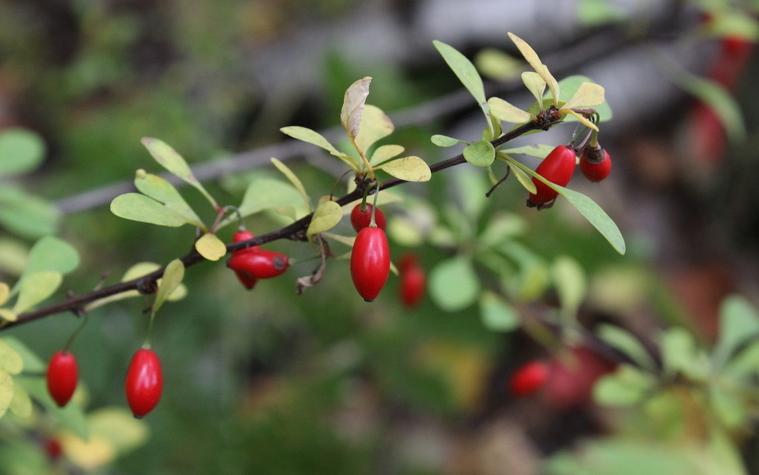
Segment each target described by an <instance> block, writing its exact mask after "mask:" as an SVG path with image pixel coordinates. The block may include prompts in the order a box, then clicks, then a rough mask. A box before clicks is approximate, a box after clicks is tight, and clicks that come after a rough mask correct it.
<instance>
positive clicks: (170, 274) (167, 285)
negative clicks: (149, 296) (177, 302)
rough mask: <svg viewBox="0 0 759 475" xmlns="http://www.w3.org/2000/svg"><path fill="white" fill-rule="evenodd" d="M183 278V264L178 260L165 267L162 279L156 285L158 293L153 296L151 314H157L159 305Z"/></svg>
mask: <svg viewBox="0 0 759 475" xmlns="http://www.w3.org/2000/svg"><path fill="white" fill-rule="evenodd" d="M183 278H184V264H182V261H180V260H179V259H174V260H173V261H171V262H169V264H168V265H167V266H166V270H165V271H164V273H163V278H162V279H161V282H159V284H158V291H157V292H156V295H155V302H154V303H153V314H155V313H156V312H158V309H160V308H161V305H163V303H164V302H165V301H166V300H167V299H168V298H169V296H170V295H171V294H173V293H174V291H175V290H177V288H178V287H179V285H180V284H181V283H182V279H183Z"/></svg>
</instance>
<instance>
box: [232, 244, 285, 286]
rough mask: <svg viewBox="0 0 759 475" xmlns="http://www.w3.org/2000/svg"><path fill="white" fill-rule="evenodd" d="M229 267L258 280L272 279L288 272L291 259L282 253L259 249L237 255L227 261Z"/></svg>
mask: <svg viewBox="0 0 759 475" xmlns="http://www.w3.org/2000/svg"><path fill="white" fill-rule="evenodd" d="M227 266H228V267H229V268H230V269H232V270H234V271H240V272H246V273H248V274H249V275H250V276H252V277H254V278H256V279H270V278H272V277H277V276H278V275H281V274H282V273H283V272H285V271H286V270H287V267H288V266H289V258H288V257H287V254H283V253H281V252H277V251H270V250H268V249H258V250H257V251H254V252H241V253H235V254H234V255H233V256H232V257H230V258H229V260H228V261H227Z"/></svg>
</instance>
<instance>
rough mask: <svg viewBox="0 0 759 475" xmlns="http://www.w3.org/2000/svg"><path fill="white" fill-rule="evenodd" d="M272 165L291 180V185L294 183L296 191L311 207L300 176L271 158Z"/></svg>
mask: <svg viewBox="0 0 759 475" xmlns="http://www.w3.org/2000/svg"><path fill="white" fill-rule="evenodd" d="M271 163H272V164H273V165H274V166H275V167H276V168H277V170H279V171H280V173H282V174H283V175H284V176H285V177H286V178H287V179H288V180H290V183H292V184H293V186H294V187H295V189H296V190H298V193H300V196H301V198H302V199H303V202H304V203H305V204H306V206H308V207H310V206H311V200H310V199H309V198H308V193H306V187H304V186H303V182H301V181H300V178H298V175H296V174H295V173H293V171H292V170H291V169H290V167H288V166H287V165H285V164H284V163H283V162H282V161H280V160H278V159H276V158H274V157H272V158H271Z"/></svg>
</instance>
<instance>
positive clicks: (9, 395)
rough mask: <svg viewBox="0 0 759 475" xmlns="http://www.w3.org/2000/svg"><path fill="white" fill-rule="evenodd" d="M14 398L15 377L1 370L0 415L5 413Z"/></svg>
mask: <svg viewBox="0 0 759 475" xmlns="http://www.w3.org/2000/svg"><path fill="white" fill-rule="evenodd" d="M12 400H13V378H11V375H10V374H8V373H6V372H5V371H3V370H0V417H3V416H4V415H5V411H7V410H8V406H10V405H11V401H12Z"/></svg>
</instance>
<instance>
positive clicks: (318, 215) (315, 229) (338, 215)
mask: <svg viewBox="0 0 759 475" xmlns="http://www.w3.org/2000/svg"><path fill="white" fill-rule="evenodd" d="M342 217H343V210H342V208H340V205H339V204H337V203H336V202H334V201H329V200H328V201H322V202H321V203H319V206H317V208H316V211H314V215H313V217H312V218H311V223H310V224H309V225H308V231H306V234H307V235H308V236H313V235H314V234H319V233H323V232H325V231H329V230H330V229H332V228H334V227H335V226H337V223H339V222H340V220H341V219H342Z"/></svg>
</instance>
